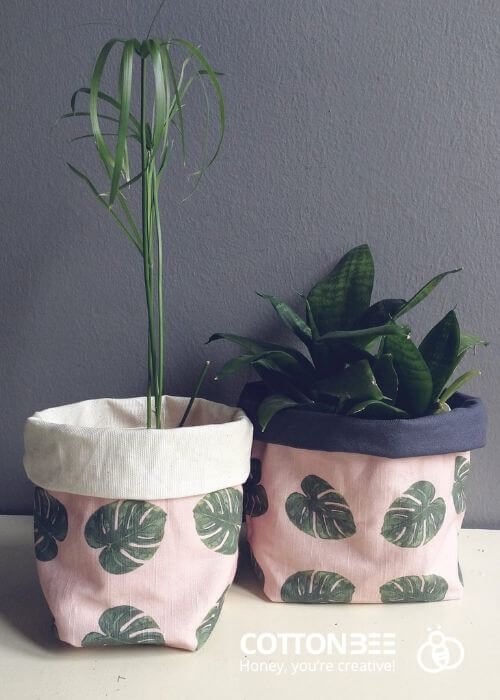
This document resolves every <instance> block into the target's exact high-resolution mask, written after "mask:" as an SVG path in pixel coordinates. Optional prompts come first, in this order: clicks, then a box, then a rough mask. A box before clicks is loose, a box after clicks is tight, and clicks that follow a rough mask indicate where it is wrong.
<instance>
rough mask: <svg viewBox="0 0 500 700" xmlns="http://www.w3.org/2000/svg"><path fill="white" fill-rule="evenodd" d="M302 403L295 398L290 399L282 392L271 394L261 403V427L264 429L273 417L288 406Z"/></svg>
mask: <svg viewBox="0 0 500 700" xmlns="http://www.w3.org/2000/svg"><path fill="white" fill-rule="evenodd" d="M300 405H301V404H300V403H298V402H297V401H294V400H293V399H289V398H288V397H287V396H283V395H282V394H271V396H268V397H267V398H266V399H264V401H262V402H261V404H260V405H259V410H258V419H259V423H260V427H261V429H262V430H263V431H264V430H265V429H266V428H267V426H268V425H269V422H270V421H271V419H272V418H273V417H274V416H275V415H276V414H277V413H278V412H279V411H283V410H284V409H286V408H295V407H296V406H300Z"/></svg>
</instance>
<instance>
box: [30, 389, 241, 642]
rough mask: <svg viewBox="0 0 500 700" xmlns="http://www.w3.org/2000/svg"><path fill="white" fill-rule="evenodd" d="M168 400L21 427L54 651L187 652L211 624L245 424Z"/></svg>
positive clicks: (232, 540) (86, 407)
mask: <svg viewBox="0 0 500 700" xmlns="http://www.w3.org/2000/svg"><path fill="white" fill-rule="evenodd" d="M187 401H188V399H186V398H173V397H165V399H164V401H163V411H162V412H163V414H164V415H163V422H162V425H163V426H165V428H166V429H162V430H155V429H153V430H147V429H146V428H145V427H144V425H145V416H146V400H145V399H144V398H133V399H99V400H95V401H83V402H81V403H76V404H72V405H68V406H61V407H58V408H50V409H48V410H45V411H41V412H39V413H35V415H34V416H32V417H31V418H29V419H28V421H27V424H26V428H25V457H24V465H25V469H26V472H27V474H28V476H29V478H30V479H31V480H32V481H33V482H34V484H35V485H36V488H35V514H34V521H35V522H34V525H35V554H36V559H37V568H38V574H39V577H40V582H41V586H42V589H43V592H44V595H45V598H46V600H47V602H48V605H49V607H50V609H51V611H52V614H53V615H54V618H55V624H56V627H57V632H58V635H59V637H60V639H61V640H63V641H65V642H68V643H69V644H72V645H74V646H84V647H86V646H103V645H119V644H161V645H167V646H174V647H179V648H182V649H190V650H194V649H197V648H199V647H200V646H201V645H202V644H203V643H204V642H205V641H206V639H207V638H208V636H209V635H210V633H211V631H212V629H213V627H214V626H215V624H216V622H217V620H218V617H219V614H220V611H221V608H222V604H223V601H224V595H225V592H226V591H227V589H228V587H229V586H230V584H231V582H232V580H233V578H234V574H235V570H236V563H237V556H238V536H239V533H240V529H241V520H242V487H241V485H242V483H243V482H244V481H245V480H246V478H247V476H248V472H249V467H250V450H251V445H252V425H251V423H250V421H249V420H248V418H247V417H246V416H245V415H244V413H243V412H242V411H241V410H239V409H236V408H230V407H228V406H224V405H222V404H217V403H213V402H210V401H205V400H203V399H198V400H197V401H196V402H195V404H194V407H193V410H192V412H191V414H190V416H189V419H188V422H187V424H186V426H185V427H183V428H177V427H176V426H177V425H178V423H179V421H180V419H181V416H182V415H183V413H184V410H185V408H186V405H187Z"/></svg>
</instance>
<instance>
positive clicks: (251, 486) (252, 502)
mask: <svg viewBox="0 0 500 700" xmlns="http://www.w3.org/2000/svg"><path fill="white" fill-rule="evenodd" d="M250 463H251V469H250V476H249V477H248V480H247V482H246V484H245V486H244V487H243V512H244V513H245V515H249V516H250V517H251V518H258V517H259V515H264V513H265V512H266V511H267V509H268V507H269V504H268V502H267V494H266V490H265V488H264V487H263V486H262V484H261V483H260V478H261V473H262V465H261V461H260V459H256V458H252V460H251V462H250Z"/></svg>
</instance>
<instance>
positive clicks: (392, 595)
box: [380, 574, 448, 603]
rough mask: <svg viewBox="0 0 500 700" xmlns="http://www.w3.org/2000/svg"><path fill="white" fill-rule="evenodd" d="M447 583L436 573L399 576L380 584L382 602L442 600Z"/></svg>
mask: <svg viewBox="0 0 500 700" xmlns="http://www.w3.org/2000/svg"><path fill="white" fill-rule="evenodd" d="M447 591H448V583H447V582H446V580H445V579H444V578H443V577H442V576H438V575H437V574H425V575H423V576H401V577H400V578H395V579H393V580H392V581H388V582H387V583H384V585H383V586H380V599H381V601H382V603H431V602H437V601H439V600H444V597H445V596H446V593H447Z"/></svg>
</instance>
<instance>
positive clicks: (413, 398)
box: [384, 335, 432, 416]
mask: <svg viewBox="0 0 500 700" xmlns="http://www.w3.org/2000/svg"><path fill="white" fill-rule="evenodd" d="M384 352H385V353H388V354H390V355H392V359H393V363H394V367H395V369H396V373H397V375H398V382H399V390H398V398H397V405H398V407H399V408H402V409H403V410H405V411H408V413H410V414H412V415H413V416H421V415H423V414H424V413H425V412H426V411H427V409H428V408H429V404H430V403H431V399H432V377H431V373H430V371H429V368H428V367H427V364H426V362H425V360H424V358H423V357H422V354H421V353H420V351H419V349H418V348H417V347H416V345H415V344H414V343H413V342H412V341H411V340H410V339H409V338H403V337H399V336H395V335H391V336H387V337H386V338H385V339H384Z"/></svg>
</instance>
